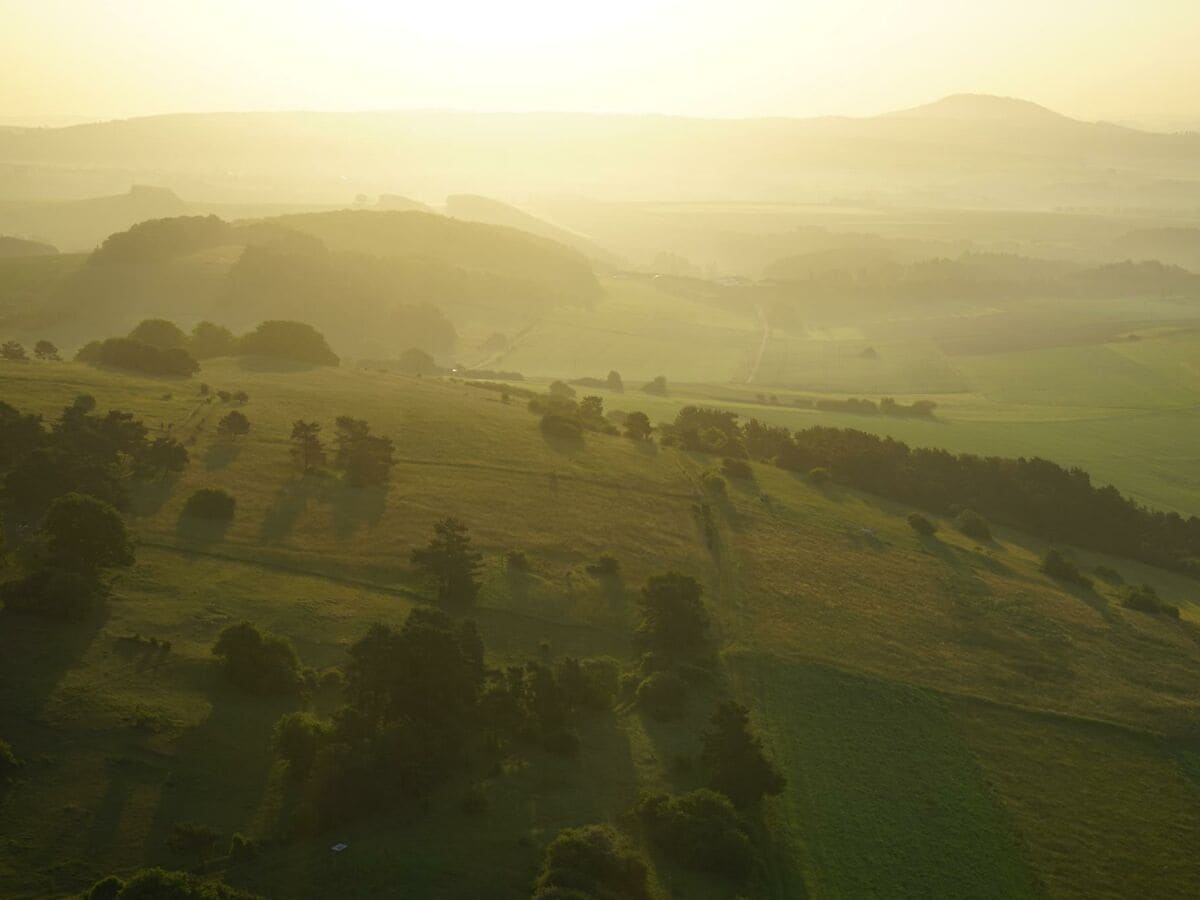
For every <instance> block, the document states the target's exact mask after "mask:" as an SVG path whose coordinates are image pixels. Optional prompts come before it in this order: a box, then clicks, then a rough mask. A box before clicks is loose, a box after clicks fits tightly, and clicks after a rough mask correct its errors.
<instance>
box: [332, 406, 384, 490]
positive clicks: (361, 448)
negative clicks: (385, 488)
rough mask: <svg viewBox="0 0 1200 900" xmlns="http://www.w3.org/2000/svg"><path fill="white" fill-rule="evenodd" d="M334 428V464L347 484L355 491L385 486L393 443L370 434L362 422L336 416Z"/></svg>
mask: <svg viewBox="0 0 1200 900" xmlns="http://www.w3.org/2000/svg"><path fill="white" fill-rule="evenodd" d="M334 428H335V429H336V431H337V434H336V436H335V438H334V440H335V442H336V443H337V456H336V458H335V462H336V463H337V466H338V468H339V469H341V470H342V471H344V472H345V473H346V480H347V481H349V482H350V484H352V485H354V486H355V487H364V486H367V485H374V484H384V483H385V482H386V481H387V480H388V476H389V475H390V474H391V469H392V466H393V465H395V458H394V453H395V445H394V444H393V443H392V439H391V438H385V437H379V436H378V435H373V434H371V426H370V425H368V424H367V423H366V422H365V421H364V420H363V419H352V418H350V417H349V416H338V417H337V419H336V421H335V422H334Z"/></svg>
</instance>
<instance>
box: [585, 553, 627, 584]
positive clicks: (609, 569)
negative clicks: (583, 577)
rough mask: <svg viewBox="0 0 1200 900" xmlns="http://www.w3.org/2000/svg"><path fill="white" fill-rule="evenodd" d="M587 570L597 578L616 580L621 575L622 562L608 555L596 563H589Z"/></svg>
mask: <svg viewBox="0 0 1200 900" xmlns="http://www.w3.org/2000/svg"><path fill="white" fill-rule="evenodd" d="M586 569H587V573H588V574H589V575H592V576H593V577H596V578H616V577H617V576H618V575H620V574H621V561H620V560H619V559H617V558H616V557H615V556H612V555H610V554H607V553H606V554H604V555H603V556H601V557H600V558H599V559H597V560H596V561H595V562H594V563H588V564H587V566H586Z"/></svg>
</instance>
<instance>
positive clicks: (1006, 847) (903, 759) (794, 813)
mask: <svg viewBox="0 0 1200 900" xmlns="http://www.w3.org/2000/svg"><path fill="white" fill-rule="evenodd" d="M728 661H729V664H730V667H731V670H732V672H733V674H734V677H735V681H736V683H737V685H738V688H739V690H740V692H741V693H742V694H743V695H744V696H745V697H746V698H747V701H748V702H750V703H751V704H752V705H753V708H754V712H755V715H756V721H757V723H758V726H759V728H760V729H761V730H762V732H763V734H764V735H765V737H766V742H767V745H768V748H769V750H770V752H771V753H772V754H773V755H774V758H775V759H776V761H777V762H778V763H779V765H780V767H781V769H782V770H783V772H784V774H785V775H786V777H787V779H788V787H787V789H786V791H785V793H784V795H783V797H782V798H781V799H780V800H777V801H775V802H774V803H773V804H772V806H771V807H770V809H771V824H772V825H773V826H774V828H775V829H777V831H778V833H779V834H780V835H781V836H786V839H787V841H788V843H790V844H791V849H792V852H793V853H794V854H795V855H796V857H797V858H798V859H800V860H801V861H802V865H803V873H804V878H805V880H806V881H807V883H808V889H809V893H810V895H811V896H812V897H814V898H872V897H878V898H889V900H894V898H904V897H911V898H922V900H924V898H931V897H971V898H981V900H982V898H998V900H999V898H1017V897H1035V896H1038V894H1039V891H1038V887H1037V882H1036V879H1035V877H1034V875H1033V874H1032V872H1031V871H1030V868H1029V866H1028V863H1027V861H1026V859H1025V857H1024V854H1023V850H1022V846H1021V842H1020V839H1019V836H1018V834H1017V833H1015V832H1014V830H1013V826H1012V823H1011V822H1010V821H1009V818H1008V816H1007V814H1006V812H1005V811H1004V809H1003V808H1002V807H1001V806H999V805H998V804H997V802H996V800H995V798H994V797H993V795H992V793H991V792H990V790H989V788H988V785H987V783H986V780H985V777H984V772H983V771H982V770H981V768H980V766H979V765H978V764H977V762H976V761H975V759H974V757H973V756H972V755H971V752H970V750H969V749H968V747H967V745H966V744H965V743H964V741H963V740H962V739H961V737H960V736H959V735H958V733H957V730H956V725H955V721H954V719H953V717H952V716H951V714H950V712H949V710H948V709H947V707H946V704H945V702H944V701H943V700H942V699H941V698H940V697H939V696H938V695H937V694H935V693H933V692H929V691H922V690H918V689H913V688H907V687H903V686H900V685H896V684H892V683H888V682H885V681H879V680H875V679H870V678H865V677H862V676H858V675H852V674H847V673H843V672H839V671H836V670H833V669H830V668H827V667H824V666H820V665H813V664H805V663H794V662H785V661H783V660H780V659H777V658H774V657H770V656H765V655H760V654H753V653H739V654H736V655H733V656H731V657H729V660H728ZM780 896H787V894H785V893H781V894H780Z"/></svg>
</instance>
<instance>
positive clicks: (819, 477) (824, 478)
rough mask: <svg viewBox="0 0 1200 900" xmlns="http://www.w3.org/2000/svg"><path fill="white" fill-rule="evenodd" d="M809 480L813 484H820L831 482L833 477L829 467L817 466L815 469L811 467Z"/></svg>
mask: <svg viewBox="0 0 1200 900" xmlns="http://www.w3.org/2000/svg"><path fill="white" fill-rule="evenodd" d="M808 480H809V481H810V482H812V483H813V484H815V485H817V486H820V485H823V484H829V482H830V481H832V480H833V478H832V476H831V475H830V474H829V470H828V469H826V468H824V467H823V466H817V467H816V468H815V469H809V471H808Z"/></svg>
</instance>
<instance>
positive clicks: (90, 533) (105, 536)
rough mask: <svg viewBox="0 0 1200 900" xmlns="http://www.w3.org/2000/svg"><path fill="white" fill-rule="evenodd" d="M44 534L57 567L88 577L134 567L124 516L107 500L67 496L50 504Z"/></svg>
mask: <svg viewBox="0 0 1200 900" xmlns="http://www.w3.org/2000/svg"><path fill="white" fill-rule="evenodd" d="M41 533H42V534H43V535H44V536H45V538H46V549H47V551H48V553H49V555H50V559H51V561H52V562H53V564H54V565H56V566H59V567H60V568H63V569H67V570H69V571H72V572H79V573H81V574H84V575H94V574H96V573H97V572H98V571H100V570H101V569H108V568H114V567H118V566H131V565H133V544H132V542H131V541H130V539H129V534H128V532H127V531H126V529H125V521H124V520H123V519H122V518H121V514H120V513H118V512H117V511H116V510H115V509H113V508H112V506H110V505H109V504H107V503H105V502H104V501H103V500H98V499H96V498H95V497H89V496H87V495H86V494H67V495H65V496H63V497H59V498H58V499H57V500H55V501H54V502H53V503H51V504H50V508H49V510H47V512H46V518H45V519H44V520H43V522H42V527H41Z"/></svg>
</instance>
